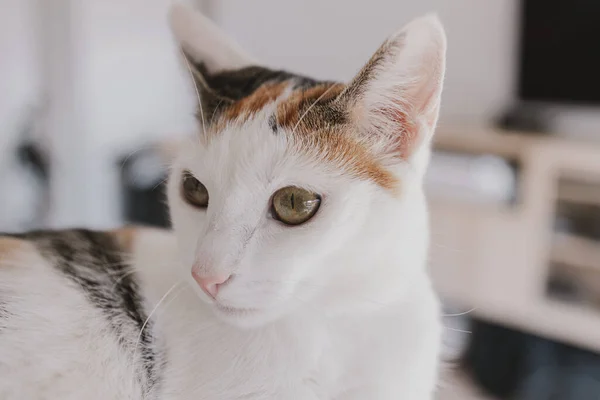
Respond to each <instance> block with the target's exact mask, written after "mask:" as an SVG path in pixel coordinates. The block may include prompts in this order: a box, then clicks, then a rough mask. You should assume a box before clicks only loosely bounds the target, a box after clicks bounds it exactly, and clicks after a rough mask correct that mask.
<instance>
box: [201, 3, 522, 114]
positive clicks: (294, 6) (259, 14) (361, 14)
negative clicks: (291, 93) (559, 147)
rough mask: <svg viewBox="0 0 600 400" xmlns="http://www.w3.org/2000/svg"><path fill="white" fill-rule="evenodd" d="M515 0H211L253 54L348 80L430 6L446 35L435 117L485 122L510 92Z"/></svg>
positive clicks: (223, 22) (215, 13) (221, 18)
mask: <svg viewBox="0 0 600 400" xmlns="http://www.w3.org/2000/svg"><path fill="white" fill-rule="evenodd" d="M517 6H518V0H369V1H356V0H252V1H248V0H212V4H211V11H212V14H213V17H214V18H215V19H216V20H217V22H218V23H219V24H220V25H221V26H222V27H224V28H225V30H227V31H228V32H230V33H231V34H232V35H233V36H234V37H236V38H237V40H238V41H240V42H241V44H242V45H243V46H244V47H245V48H247V49H248V50H250V51H251V52H252V53H254V54H255V55H256V56H257V57H258V58H259V59H261V60H264V61H265V62H266V63H268V64H269V65H272V66H279V67H284V68H288V69H292V70H296V71H298V72H303V73H306V74H310V75H315V76H317V77H321V78H334V79H344V80H346V79H349V78H351V77H352V75H353V74H354V73H355V71H357V70H358V69H359V68H360V66H361V65H362V63H364V62H365V61H367V59H368V58H369V56H370V54H371V53H372V52H373V51H374V50H375V49H376V48H377V46H378V45H379V44H380V43H381V42H382V41H383V40H384V39H385V37H386V36H387V35H388V34H390V33H392V32H393V31H394V30H396V29H398V28H400V27H401V26H402V25H403V24H404V23H406V22H408V21H409V20H410V19H411V18H414V17H416V16H419V15H420V14H423V13H426V12H430V11H437V12H438V13H439V15H440V17H441V18H442V20H443V22H444V24H445V26H446V29H447V33H448V38H449V54H448V74H447V80H446V92H445V98H444V105H443V119H442V121H446V122H449V121H453V122H455V121H457V120H460V122H463V121H464V120H466V122H468V123H479V122H486V121H487V120H489V118H493V117H494V116H495V115H496V114H497V113H498V111H499V110H500V109H501V108H502V106H503V105H505V104H506V102H507V100H509V99H510V98H511V95H512V93H513V70H514V66H515V55H516V51H515V50H516V46H515V45H514V44H515V43H516V42H517V41H516V33H517V32H516V29H517V23H518V22H517V16H518V12H517V11H518V10H517Z"/></svg>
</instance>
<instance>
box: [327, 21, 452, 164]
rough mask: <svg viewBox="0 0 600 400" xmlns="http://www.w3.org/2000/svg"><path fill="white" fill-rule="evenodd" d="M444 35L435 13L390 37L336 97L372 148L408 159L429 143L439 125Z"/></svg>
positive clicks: (444, 45) (443, 67)
mask: <svg viewBox="0 0 600 400" xmlns="http://www.w3.org/2000/svg"><path fill="white" fill-rule="evenodd" d="M445 58H446V35H445V33H444V29H443V27H442V24H441V22H440V21H439V19H438V18H437V16H435V15H429V16H425V17H422V18H419V19H416V20H414V21H413V22H411V23H410V24H408V25H407V26H406V27H405V28H404V29H403V30H401V31H399V32H398V33H396V34H394V35H392V36H391V37H390V38H389V39H388V40H387V41H386V42H385V43H384V44H383V45H382V46H381V47H380V48H379V50H377V52H376V53H375V54H374V55H373V57H372V58H371V60H370V61H369V62H368V63H367V64H366V65H365V66H364V67H363V69H362V70H361V71H360V72H359V73H358V75H357V76H356V77H355V78H354V79H353V81H352V82H351V83H350V84H349V85H348V87H347V88H346V90H345V91H344V92H343V93H342V94H341V95H340V98H339V100H340V101H342V102H343V104H344V106H345V107H347V110H348V113H349V115H350V117H351V120H352V121H353V122H354V124H355V125H356V126H357V130H358V133H359V134H360V135H361V136H362V137H363V139H365V140H366V141H367V142H368V143H370V144H371V146H373V147H374V149H375V150H376V151H380V152H383V153H385V155H386V156H392V157H394V158H400V159H402V160H406V161H408V160H409V159H410V158H411V157H412V156H413V155H414V154H415V153H416V152H417V150H418V149H419V148H420V147H422V146H423V145H424V144H427V143H428V142H429V141H430V138H431V136H432V134H433V131H434V129H435V125H436V123H437V119H438V114H439V108H440V98H441V93H442V86H443V79H444V71H445Z"/></svg>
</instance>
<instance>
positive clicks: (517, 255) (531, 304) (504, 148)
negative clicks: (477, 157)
mask: <svg viewBox="0 0 600 400" xmlns="http://www.w3.org/2000/svg"><path fill="white" fill-rule="evenodd" d="M434 147H435V149H437V150H442V151H444V150H446V151H454V152H463V153H471V154H494V155H499V156H502V157H505V158H509V159H512V160H514V161H515V163H516V164H518V165H519V166H520V167H521V169H520V173H519V175H520V176H519V178H518V179H519V181H518V193H519V194H518V202H517V204H516V205H513V206H506V207H499V206H498V205H497V204H496V205H485V204H481V205H473V204H467V203H464V202H463V203H461V202H460V201H456V200H450V201H448V199H444V198H441V197H440V196H436V197H435V198H431V199H430V202H429V204H430V211H431V226H432V245H431V256H430V260H431V262H430V263H431V271H432V277H433V280H434V283H435V285H436V287H437V288H438V290H439V291H440V293H441V294H442V296H443V297H444V298H445V299H446V300H448V301H450V302H454V303H455V304H456V305H458V306H461V307H464V308H466V309H471V308H472V309H474V311H473V315H475V316H477V317H479V318H481V319H485V320H489V321H492V322H495V323H499V324H503V325H506V326H512V327H514V328H518V329H520V330H522V331H525V332H529V333H533V334H537V335H539V336H542V337H547V338H549V339H554V340H557V341H561V342H565V343H569V344H571V345H575V346H579V347H582V348H587V349H591V350H593V351H596V352H599V353H600V312H597V311H595V310H593V309H590V308H586V307H584V306H580V305H576V304H566V303H561V302H558V301H553V300H551V299H549V298H548V297H547V291H546V288H547V284H548V276H549V273H550V268H551V264H552V263H562V264H567V265H569V266H573V267H577V268H586V269H590V270H598V271H600V241H594V240H591V239H586V238H584V237H578V236H573V235H566V234H555V233H554V230H553V229H554V225H555V219H556V215H555V213H556V211H557V207H556V202H557V200H565V201H569V202H572V203H576V204H582V205H599V206H600V145H594V144H591V143H586V142H577V141H572V140H566V139H560V138H557V137H547V136H534V135H531V136H528V135H521V134H519V133H516V132H513V133H505V132H500V131H496V130H493V129H478V128H474V129H470V128H461V127H447V126H445V127H441V128H440V129H439V131H438V135H437V136H436V139H435V141H434ZM561 178H567V179H568V181H567V182H568V183H567V185H566V186H565V185H564V182H563V181H561ZM571 181H572V182H573V183H571ZM578 182H581V184H578ZM588 183H589V184H590V186H589V187H588V186H586V185H587V184H588ZM595 183H598V187H594V184H595ZM592 273H593V272H592Z"/></svg>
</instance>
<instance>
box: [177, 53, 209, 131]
mask: <svg viewBox="0 0 600 400" xmlns="http://www.w3.org/2000/svg"><path fill="white" fill-rule="evenodd" d="M181 54H183V59H184V60H185V66H186V67H187V70H188V72H189V73H190V77H191V78H192V82H193V83H194V89H195V90H196V97H197V99H198V108H199V109H200V118H201V119H202V133H203V134H206V122H205V120H204V110H203V109H202V100H201V99H200V90H198V83H197V82H196V78H195V77H194V73H193V72H192V67H191V65H190V60H188V58H187V55H186V54H185V52H184V51H183V49H182V50H181Z"/></svg>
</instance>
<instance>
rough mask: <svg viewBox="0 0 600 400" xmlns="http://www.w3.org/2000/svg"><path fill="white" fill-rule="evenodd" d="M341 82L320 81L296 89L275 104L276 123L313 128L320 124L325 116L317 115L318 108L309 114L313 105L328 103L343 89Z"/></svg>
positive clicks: (292, 126)
mask: <svg viewBox="0 0 600 400" xmlns="http://www.w3.org/2000/svg"><path fill="white" fill-rule="evenodd" d="M344 87H345V86H344V85H343V84H341V83H322V84H320V85H317V86H313V87H311V88H309V89H298V90H296V91H294V92H293V93H292V94H291V95H290V97H288V98H287V99H285V101H283V102H281V103H280V104H278V106H277V114H276V116H277V124H278V125H279V126H282V127H284V128H292V129H293V128H296V127H297V125H298V128H300V126H299V123H300V124H303V125H304V129H305V130H306V129H309V130H311V129H315V128H317V127H316V126H314V125H320V124H322V123H324V122H326V121H325V118H324V117H325V116H323V115H319V112H318V111H319V110H318V109H316V110H314V111H315V112H314V113H312V114H311V111H313V109H314V107H315V106H318V105H320V104H323V103H329V102H331V100H333V99H335V98H336V97H337V96H338V95H339V94H340V93H341V92H342V90H344Z"/></svg>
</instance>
